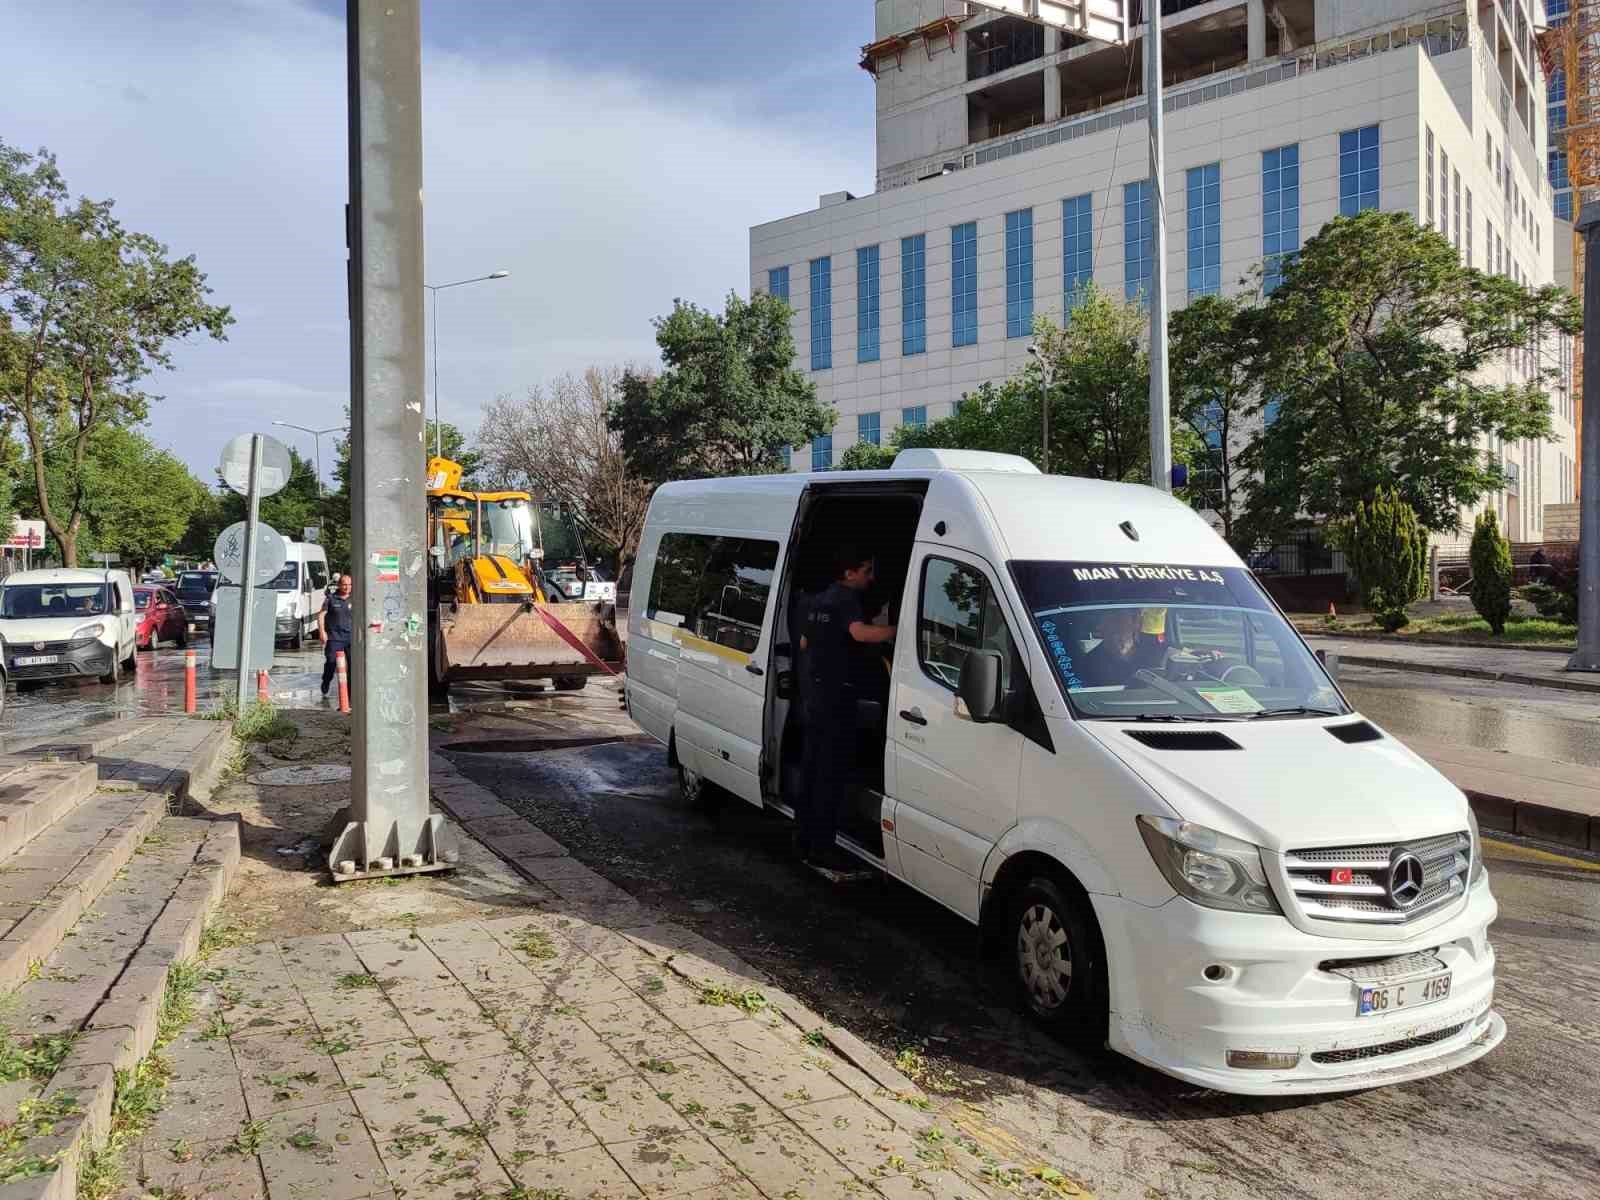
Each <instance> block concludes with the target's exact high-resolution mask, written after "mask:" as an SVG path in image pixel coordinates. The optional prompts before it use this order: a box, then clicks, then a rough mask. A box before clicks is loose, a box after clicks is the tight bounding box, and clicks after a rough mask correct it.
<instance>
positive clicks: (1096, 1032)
mask: <svg viewBox="0 0 1600 1200" xmlns="http://www.w3.org/2000/svg"><path fill="white" fill-rule="evenodd" d="M1009 929H1010V933H1011V937H1010V945H1009V947H1008V951H1009V953H1010V955H1011V962H1012V971H1013V972H1014V974H1015V977H1016V981H1017V992H1018V995H1019V996H1020V998H1021V1000H1022V1005H1023V1007H1024V1008H1026V1009H1027V1011H1028V1014H1029V1015H1030V1016H1032V1017H1033V1019H1034V1020H1036V1021H1038V1022H1039V1023H1040V1024H1041V1025H1043V1026H1044V1027H1045V1028H1046V1029H1048V1030H1049V1031H1050V1032H1051V1033H1054V1034H1055V1035H1056V1036H1058V1037H1061V1038H1064V1039H1066V1040H1068V1041H1072V1042H1078V1043H1081V1044H1083V1045H1087V1046H1094V1045H1103V1044H1104V1041H1105V1028H1106V986H1105V954H1104V951H1103V950H1102V949H1101V947H1100V939H1099V937H1098V936H1096V931H1095V928H1094V924H1093V921H1092V919H1091V918H1090V917H1088V916H1087V915H1086V912H1085V907H1084V904H1083V901H1081V900H1080V899H1079V898H1078V897H1077V896H1076V895H1074V894H1073V891H1072V890H1071V889H1068V888H1066V887H1063V886H1062V883H1061V881H1060V880H1058V879H1055V878H1053V877H1051V876H1049V875H1035V876H1032V877H1031V878H1029V879H1028V881H1027V882H1026V883H1024V884H1023V885H1022V886H1021V887H1020V888H1018V889H1017V890H1016V892H1014V893H1013V895H1012V904H1011V921H1010V923H1009Z"/></svg>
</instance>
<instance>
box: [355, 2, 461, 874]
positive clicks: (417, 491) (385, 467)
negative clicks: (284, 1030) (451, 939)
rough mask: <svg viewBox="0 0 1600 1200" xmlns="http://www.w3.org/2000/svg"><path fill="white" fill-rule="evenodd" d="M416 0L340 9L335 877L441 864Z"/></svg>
mask: <svg viewBox="0 0 1600 1200" xmlns="http://www.w3.org/2000/svg"><path fill="white" fill-rule="evenodd" d="M420 9H421V4H420V0H347V7H346V14H347V17H346V19H347V25H348V28H347V33H348V38H349V47H348V49H349V63H348V70H349V84H350V89H349V96H350V111H349V117H350V153H349V162H350V206H349V217H348V220H347V221H346V223H345V224H346V233H347V237H348V239H349V247H350V262H349V281H350V287H349V296H350V445H351V451H352V453H351V460H350V472H351V493H352V505H351V514H350V515H351V542H352V546H351V561H352V567H353V569H352V571H351V573H352V574H353V575H354V576H355V629H354V635H355V641H354V647H353V649H354V653H353V655H352V662H351V665H352V668H353V669H352V671H351V674H352V675H353V676H354V678H353V680H352V682H353V684H354V693H355V694H354V696H353V700H354V705H353V708H354V712H353V714H352V716H353V721H352V726H353V728H352V734H353V738H352V752H351V764H350V765H351V780H350V783H351V790H350V814H349V820H348V823H347V824H346V825H345V827H344V830H343V831H342V832H341V833H340V834H339V835H338V837H337V838H336V839H335V840H334V843H333V846H332V848H331V849H330V850H329V852H328V869H329V870H330V872H331V873H332V874H333V878H334V880H335V881H342V880H347V879H360V878H367V877H370V876H373V875H390V874H397V873H410V872H416V871H436V870H444V869H446V868H448V867H449V866H451V865H452V864H453V863H454V861H455V858H456V851H455V847H454V845H453V844H452V843H451V842H450V840H449V833H448V830H447V827H446V826H445V824H444V821H443V818H441V817H439V816H437V815H430V814H429V812H428V736H427V721H426V718H427V711H428V693H427V684H428V672H427V660H426V658H425V657H424V650H425V647H426V644H427V621H426V619H425V618H424V613H425V612H426V611H427V604H426V596H425V594H424V589H425V587H426V578H425V576H426V572H425V571H424V570H423V567H424V565H425V554H426V549H427V547H426V546H425V544H424V543H425V540H426V539H425V534H424V523H425V514H424V505H423V487H422V472H423V461H422V434H423V413H422V404H421V401H420V400H419V397H421V396H422V395H423V360H422V346H423V332H424V330H423V313H422V65H421V63H422V27H421V11H420Z"/></svg>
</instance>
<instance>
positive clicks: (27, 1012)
mask: <svg viewBox="0 0 1600 1200" xmlns="http://www.w3.org/2000/svg"><path fill="white" fill-rule="evenodd" d="M152 799H155V800H160V799H161V797H152ZM238 862H239V826H238V823H237V822H236V821H233V820H200V819H195V818H188V817H162V818H160V819H159V820H158V821H157V822H156V823H154V824H153V826H152V827H151V829H150V831H148V832H147V833H142V834H141V835H140V837H139V840H138V843H137V845H136V846H135V847H134V848H133V849H132V850H131V851H130V855H129V857H128V858H127V860H126V866H124V867H122V868H121V869H120V870H119V871H117V872H116V877H115V878H114V879H113V880H112V881H111V882H110V885H109V886H107V887H106V888H105V890H104V891H103V892H102V893H101V894H100V896H99V898H98V899H97V900H96V901H95V903H94V905H93V907H92V908H90V909H88V910H87V911H85V912H84V913H83V915H82V916H81V917H80V918H79V919H78V921H77V922H76V923H75V924H74V925H73V926H72V928H71V930H70V931H68V933H67V936H65V937H64V938H63V939H62V940H61V944H60V946H59V947H58V948H57V949H56V950H55V951H54V952H53V953H51V954H50V955H48V956H47V957H46V958H45V959H44V961H43V962H42V963H41V964H39V966H38V968H37V969H36V970H34V971H33V972H31V973H30V974H29V976H28V977H27V978H25V979H24V980H23V981H22V983H21V984H20V986H18V988H17V989H16V991H15V993H14V994H13V997H12V999H11V1000H10V1002H9V1004H8V1005H7V1008H6V1010H5V1013H4V1018H3V1022H4V1025H5V1032H6V1036H7V1037H8V1038H9V1039H10V1040H11V1041H12V1043H13V1044H14V1045H19V1046H24V1047H28V1048H30V1049H31V1050H33V1051H34V1052H35V1053H36V1054H37V1053H38V1052H39V1051H41V1050H45V1051H48V1053H47V1055H46V1061H44V1062H43V1063H41V1064H39V1065H38V1066H36V1068H35V1070H34V1072H33V1073H32V1074H31V1075H30V1076H28V1077H27V1078H23V1079H19V1080H15V1081H12V1082H10V1083H4V1084H0V1123H7V1124H10V1127H11V1131H12V1138H11V1141H10V1142H9V1143H8V1144H7V1145H6V1146H5V1148H4V1149H0V1178H4V1177H7V1176H10V1177H12V1178H13V1179H15V1182H12V1183H9V1184H6V1185H0V1200H72V1197H73V1196H74V1195H75V1193H76V1190H77V1164H78V1161H79V1158H80V1157H81V1155H82V1154H83V1153H84V1152H85V1151H86V1150H87V1149H88V1148H89V1147H90V1146H92V1145H95V1144H98V1143H100V1142H102V1141H104V1139H105V1137H106V1136H107V1133H108V1132H109V1128H110V1119H111V1103H112V1098H113V1096H114V1093H115V1089H116V1079H115V1072H116V1071H118V1070H125V1069H127V1068H129V1067H131V1066H133V1065H134V1064H135V1063H137V1062H138V1061H139V1060H140V1059H141V1058H143V1057H144V1056H145V1055H146V1054H148V1053H149V1052H150V1051H151V1049H152V1048H153V1046H154V1044H155V1039H156V1033H157V1018H158V1014H159V1011H160V1007H161V1002H162V998H163V995H164V994H165V991H166V986H167V977H168V974H169V971H170V968H171V967H172V965H173V964H174V963H176V962H179V961H182V960H185V959H191V958H193V957H194V956H195V955H196V953H197V952H198V949H199V944H200V936H201V933H202V932H203V930H204V928H205V922H206V918H207V916H208V915H209V914H210V913H211V911H212V910H213V909H214V908H215V907H216V905H217V904H218V903H220V902H221V900H222V897H223V895H224V894H225V893H226V891H227V888H228V884H229V882H230V880H231V879H232V876H233V872H234V870H235V869H236V868H237V866H238ZM52 1065H53V1069H52ZM24 1164H26V1166H25V1167H24ZM19 1168H21V1169H19ZM18 1174H30V1177H28V1178H22V1179H16V1176H17V1175H18Z"/></svg>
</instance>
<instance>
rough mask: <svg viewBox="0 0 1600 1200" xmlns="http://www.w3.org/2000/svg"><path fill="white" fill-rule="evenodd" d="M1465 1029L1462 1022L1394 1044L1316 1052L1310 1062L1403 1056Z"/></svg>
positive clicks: (1445, 1039)
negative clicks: (1391, 1055) (1390, 1055)
mask: <svg viewBox="0 0 1600 1200" xmlns="http://www.w3.org/2000/svg"><path fill="white" fill-rule="evenodd" d="M1466 1027H1467V1026H1466V1024H1465V1022H1463V1023H1462V1024H1460V1025H1451V1026H1449V1027H1447V1028H1445V1029H1435V1030H1434V1031H1433V1032H1432V1033H1424V1034H1419V1035H1418V1036H1417V1037H1409V1038H1401V1039H1400V1040H1399V1041H1395V1042H1383V1043H1381V1044H1380V1045H1377V1046H1356V1047H1354V1048H1353V1049H1350V1050H1318V1051H1316V1052H1314V1053H1313V1054H1312V1055H1311V1061H1312V1062H1314V1063H1322V1064H1324V1065H1327V1064H1331V1063H1347V1062H1361V1061H1362V1060H1364V1059H1369V1058H1382V1057H1383V1056H1384V1055H1386V1054H1404V1053H1405V1052H1406V1051H1407V1050H1420V1049H1422V1047H1424V1046H1431V1045H1433V1044H1434V1043H1435V1042H1443V1041H1448V1040H1449V1039H1450V1038H1453V1037H1455V1035H1456V1034H1458V1033H1460V1032H1461V1031H1462V1030H1463V1029H1465V1028H1466Z"/></svg>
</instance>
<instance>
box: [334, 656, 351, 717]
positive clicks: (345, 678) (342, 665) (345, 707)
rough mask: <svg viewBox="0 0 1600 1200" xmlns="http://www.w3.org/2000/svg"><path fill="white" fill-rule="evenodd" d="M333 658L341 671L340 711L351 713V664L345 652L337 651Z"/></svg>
mask: <svg viewBox="0 0 1600 1200" xmlns="http://www.w3.org/2000/svg"><path fill="white" fill-rule="evenodd" d="M333 658H334V662H335V663H336V664H337V666H338V671H339V711H340V712H342V713H347V712H349V711H350V669H349V664H348V661H347V660H346V659H345V656H344V651H343V650H339V651H337V652H336V653H335V654H334V656H333Z"/></svg>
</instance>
